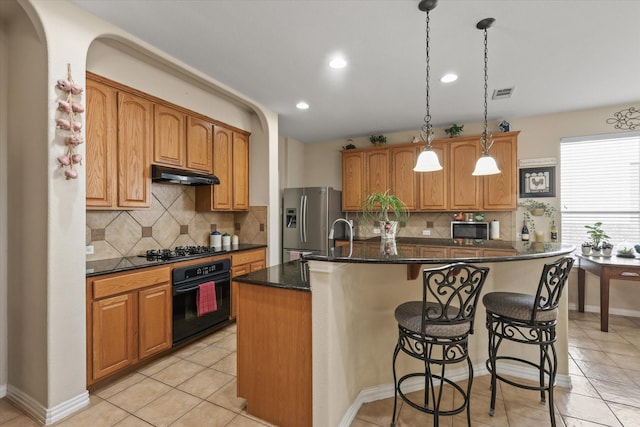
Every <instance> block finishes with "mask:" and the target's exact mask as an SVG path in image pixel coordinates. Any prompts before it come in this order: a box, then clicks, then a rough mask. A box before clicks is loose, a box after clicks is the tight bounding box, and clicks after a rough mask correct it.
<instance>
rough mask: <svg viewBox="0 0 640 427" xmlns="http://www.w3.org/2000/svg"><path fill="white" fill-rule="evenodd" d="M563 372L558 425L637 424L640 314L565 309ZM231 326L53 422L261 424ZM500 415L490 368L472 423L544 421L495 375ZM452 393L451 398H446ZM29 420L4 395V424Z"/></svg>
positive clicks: (450, 420) (364, 413)
mask: <svg viewBox="0 0 640 427" xmlns="http://www.w3.org/2000/svg"><path fill="white" fill-rule="evenodd" d="M569 322H570V323H569V355H570V360H569V365H570V366H569V373H570V375H571V381H572V384H573V388H572V389H571V390H569V389H564V388H560V387H556V389H555V400H556V401H555V411H556V420H557V425H558V426H563V427H592V426H627V427H632V426H640V318H631V317H622V316H611V317H610V320H609V332H608V333H606V332H601V331H600V321H599V317H598V315H597V314H594V313H578V312H574V311H571V312H570V313H569ZM235 332H236V330H235V325H231V326H229V327H227V328H225V329H222V330H220V331H218V332H216V333H214V334H212V335H210V336H208V337H205V338H203V339H201V340H199V341H197V342H195V343H193V344H190V345H189V346H187V347H184V348H183V349H181V350H179V351H177V352H175V353H173V354H172V355H170V356H167V357H165V358H163V359H160V360H158V361H155V362H153V363H151V364H149V365H146V366H144V367H142V368H141V369H139V370H138V371H136V372H133V373H131V374H129V375H127V376H126V377H124V378H122V379H120V380H118V381H117V382H115V383H113V384H111V385H109V386H107V387H105V388H102V389H99V390H96V391H95V392H94V393H91V396H90V404H89V406H87V407H86V408H84V409H83V410H81V411H79V412H77V413H75V414H73V415H71V416H69V417H68V418H66V419H64V420H62V421H60V422H58V423H56V424H55V425H56V426H63V427H72V426H82V427H85V426H92V427H93V426H118V427H129V426H132V427H136V426H172V427H196V426H197V427H200V426H207V427H217V426H220V427H222V426H229V427H264V426H265V425H266V426H269V424H268V423H265V422H264V421H261V420H259V419H256V418H254V417H252V416H250V415H248V414H247V413H246V411H245V410H244V407H245V402H244V401H243V400H242V399H239V398H237V397H236V380H235V376H236V358H235V349H236V344H235V342H236V334H235ZM498 391H499V394H498V400H497V402H496V414H495V416H494V417H490V416H489V415H488V408H489V399H490V389H489V376H487V375H484V376H481V377H477V378H476V379H475V380H474V382H473V390H472V400H471V421H472V425H473V426H477V427H486V426H493V427H507V426H510V427H527V426H532V427H533V426H535V427H540V426H548V425H549V424H550V422H549V415H548V412H547V407H546V406H544V405H542V404H540V403H539V395H538V393H536V392H533V391H526V390H521V389H516V388H514V387H512V386H509V385H506V384H500V383H499V390H498ZM449 400H451V398H449ZM399 406H400V416H399V421H398V427H400V426H403V427H409V426H410V427H413V426H429V425H432V419H431V417H430V416H426V415H425V414H422V413H418V412H417V411H415V410H413V408H411V407H410V406H408V405H401V403H399ZM392 409H393V399H392V398H390V399H384V400H379V401H376V402H370V403H366V404H365V405H363V406H362V408H360V410H359V412H358V414H357V417H356V419H355V420H354V421H353V423H352V424H351V426H352V427H377V426H388V425H389V422H390V419H391V412H392ZM39 425H40V424H39V423H37V422H35V421H33V420H32V419H31V418H29V417H28V416H27V415H25V414H24V413H22V412H21V411H20V410H19V409H17V408H16V407H15V406H13V405H12V404H11V403H10V402H9V401H8V400H7V399H6V398H5V399H0V426H2V427H9V426H19V427H31V426H39ZM440 425H441V426H446V427H458V426H466V416H465V415H464V414H459V415H456V416H454V417H441V419H440Z"/></svg>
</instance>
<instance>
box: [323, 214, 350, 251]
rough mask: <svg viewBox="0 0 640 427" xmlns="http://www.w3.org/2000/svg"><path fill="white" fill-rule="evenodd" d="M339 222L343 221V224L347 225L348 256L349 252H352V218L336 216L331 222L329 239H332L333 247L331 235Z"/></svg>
mask: <svg viewBox="0 0 640 427" xmlns="http://www.w3.org/2000/svg"><path fill="white" fill-rule="evenodd" d="M339 222H344V223H345V224H347V227H349V255H348V256H351V254H352V253H353V220H352V219H344V218H338V219H336V220H335V221H333V224H331V230H329V240H333V241H334V242H333V248H335V240H334V238H333V235H334V232H335V226H336V224H337V223H339ZM333 248H332V249H333Z"/></svg>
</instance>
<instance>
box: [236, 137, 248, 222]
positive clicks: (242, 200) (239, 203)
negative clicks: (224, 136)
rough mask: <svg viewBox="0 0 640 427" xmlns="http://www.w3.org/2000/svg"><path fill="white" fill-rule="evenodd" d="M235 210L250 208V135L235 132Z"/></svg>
mask: <svg viewBox="0 0 640 427" xmlns="http://www.w3.org/2000/svg"><path fill="white" fill-rule="evenodd" d="M233 210H234V211H240V210H249V137H248V136H247V135H245V134H242V133H239V132H234V133H233Z"/></svg>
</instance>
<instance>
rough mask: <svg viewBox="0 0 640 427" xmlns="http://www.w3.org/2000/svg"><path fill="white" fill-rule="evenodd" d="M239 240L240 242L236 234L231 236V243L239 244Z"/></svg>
mask: <svg viewBox="0 0 640 427" xmlns="http://www.w3.org/2000/svg"><path fill="white" fill-rule="evenodd" d="M238 242H239V239H238V236H237V235H235V234H234V235H233V237H232V238H231V244H232V245H233V246H238Z"/></svg>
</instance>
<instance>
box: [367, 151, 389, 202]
mask: <svg viewBox="0 0 640 427" xmlns="http://www.w3.org/2000/svg"><path fill="white" fill-rule="evenodd" d="M364 160H365V171H364V177H365V197H367V196H368V195H369V194H371V193H373V192H380V193H384V192H385V191H387V190H388V189H389V149H387V148H382V149H377V150H372V151H367V152H365V155H364Z"/></svg>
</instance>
